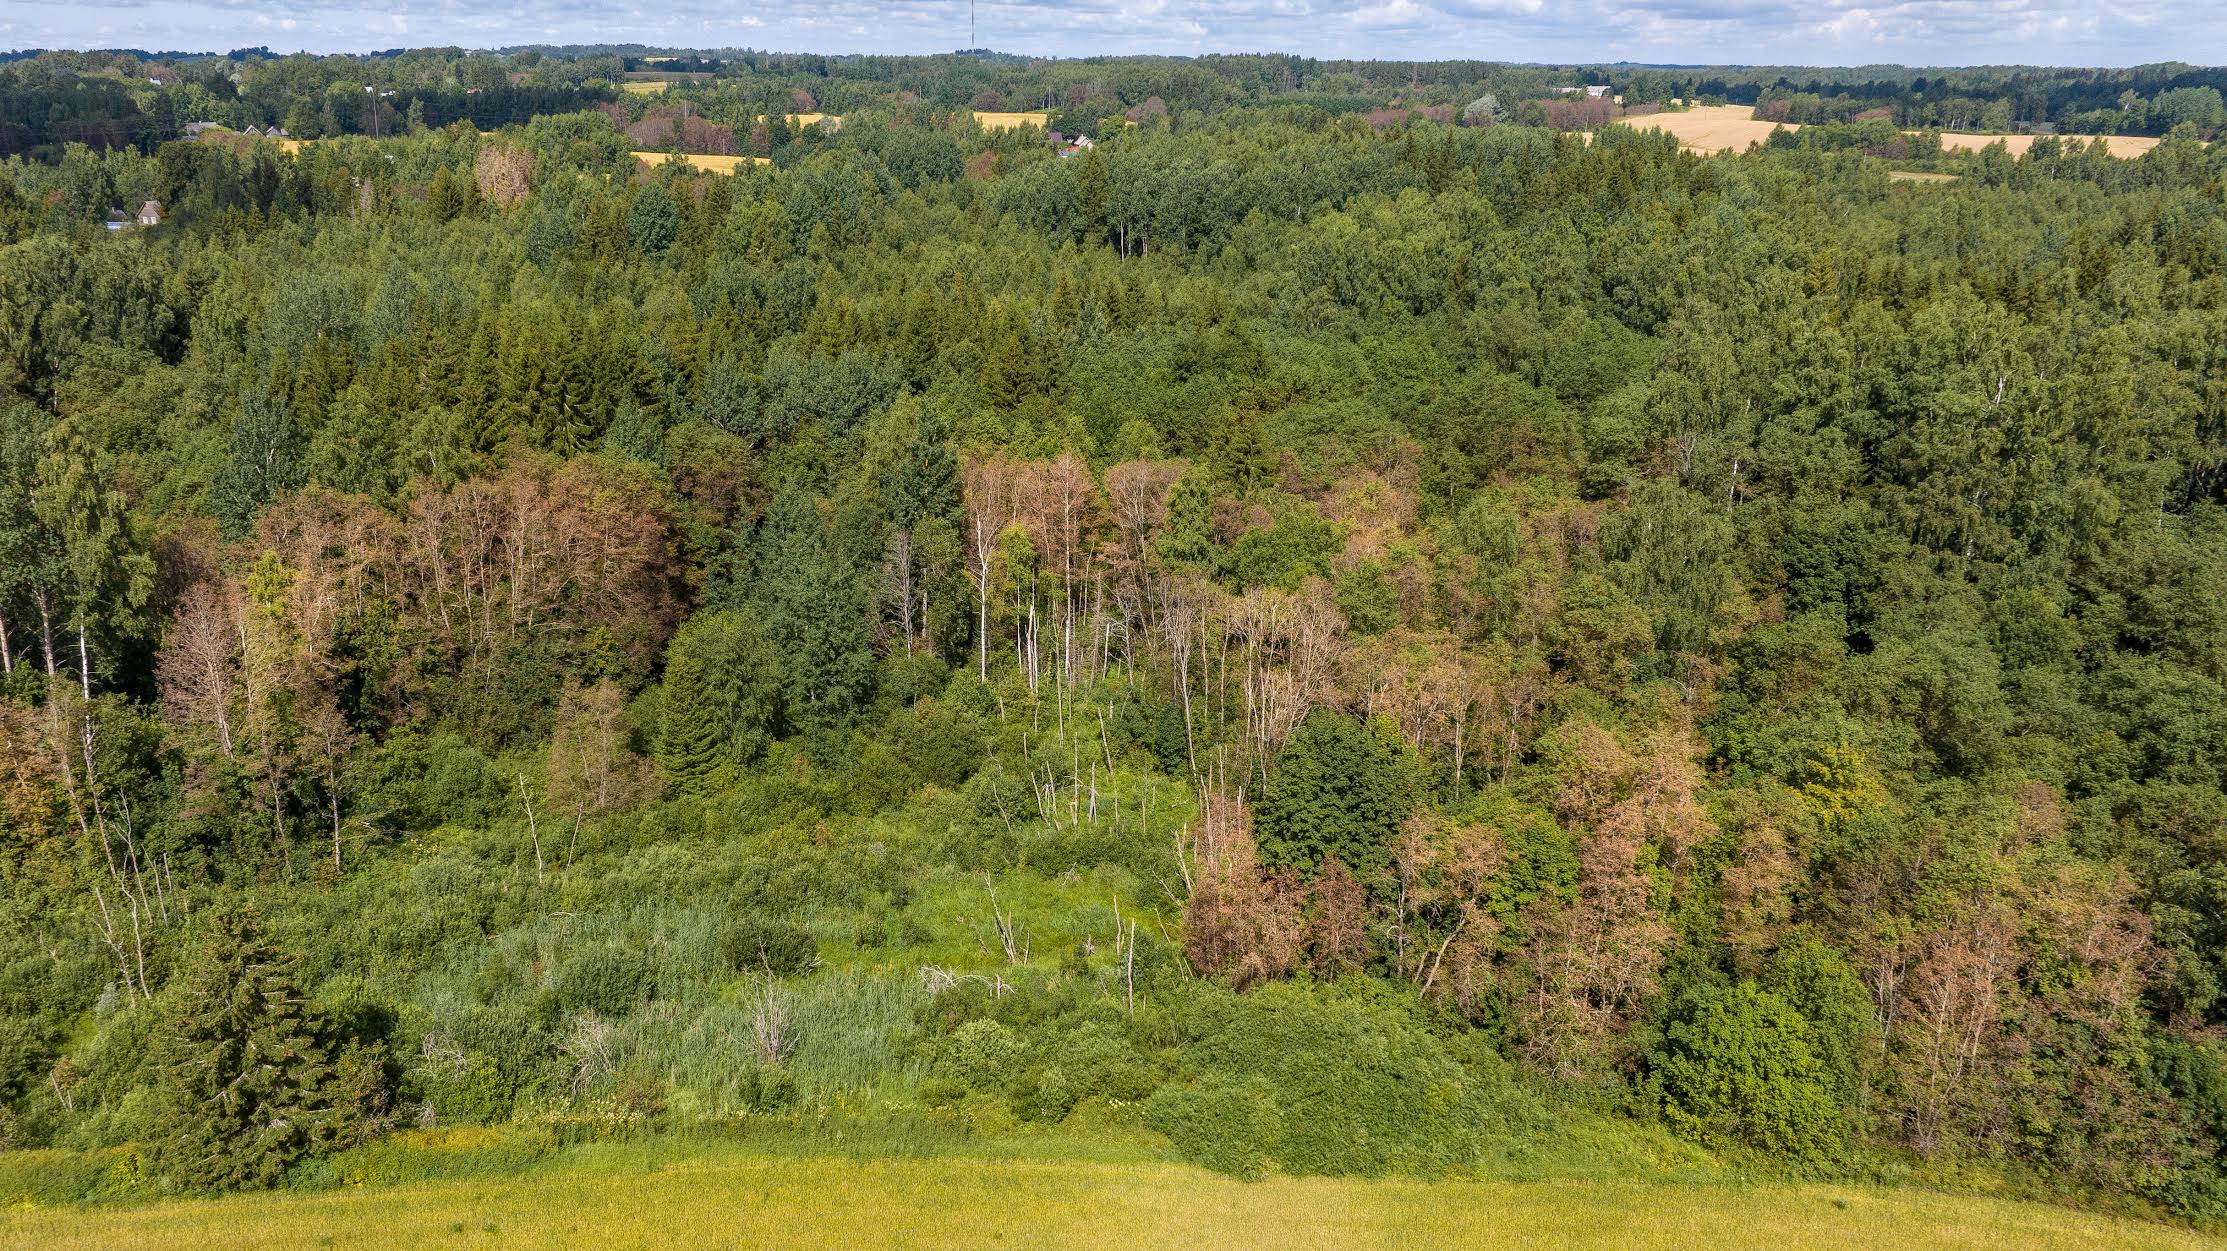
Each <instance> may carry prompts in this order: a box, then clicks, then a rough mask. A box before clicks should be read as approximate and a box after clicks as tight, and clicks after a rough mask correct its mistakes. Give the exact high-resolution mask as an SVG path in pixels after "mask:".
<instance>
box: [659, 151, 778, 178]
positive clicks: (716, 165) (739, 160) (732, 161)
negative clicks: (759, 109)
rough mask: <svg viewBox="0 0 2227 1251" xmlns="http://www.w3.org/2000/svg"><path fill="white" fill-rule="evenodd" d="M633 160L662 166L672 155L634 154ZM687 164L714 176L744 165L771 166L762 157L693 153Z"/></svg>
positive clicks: (689, 155)
mask: <svg viewBox="0 0 2227 1251" xmlns="http://www.w3.org/2000/svg"><path fill="white" fill-rule="evenodd" d="M634 159H635V160H637V161H640V162H641V163H642V164H644V165H663V164H666V163H667V162H669V161H671V160H672V159H673V154H672V153H670V152H636V153H635V154H634ZM688 163H689V164H690V165H693V166H695V167H696V168H698V169H706V170H710V171H711V172H712V173H715V174H732V173H734V172H735V171H736V170H738V169H741V168H742V167H743V166H745V165H771V164H773V162H772V161H770V160H767V159H766V158H765V157H762V156H703V155H699V154H697V153H694V152H691V153H689V154H688Z"/></svg>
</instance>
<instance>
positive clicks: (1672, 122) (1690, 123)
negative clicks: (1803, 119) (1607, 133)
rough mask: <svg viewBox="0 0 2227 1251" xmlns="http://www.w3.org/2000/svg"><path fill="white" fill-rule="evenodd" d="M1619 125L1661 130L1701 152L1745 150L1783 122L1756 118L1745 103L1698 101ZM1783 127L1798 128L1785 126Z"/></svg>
mask: <svg viewBox="0 0 2227 1251" xmlns="http://www.w3.org/2000/svg"><path fill="white" fill-rule="evenodd" d="M1621 124H1623V125H1626V126H1629V127H1631V128H1632V129H1634V130H1660V131H1664V132H1666V133H1668V134H1669V135H1670V136H1671V137H1672V138H1674V139H1676V140H1677V141H1678V144H1679V146H1680V147H1683V148H1686V149H1687V150H1689V151H1693V152H1704V153H1708V152H1744V151H1746V150H1747V147H1748V145H1749V144H1751V143H1761V142H1763V141H1764V140H1766V139H1769V138H1770V137H1771V132H1772V131H1774V130H1777V129H1778V128H1779V127H1780V126H1782V125H1786V123H1783V122H1759V121H1757V120H1755V109H1754V108H1753V107H1752V106H1750V105H1745V104H1697V105H1695V106H1694V107H1692V108H1690V109H1687V110H1686V111H1685V112H1683V113H1649V114H1647V115H1646V116H1644V117H1627V118H1624V119H1622V123H1621ZM1786 129H1788V130H1799V129H1801V127H1799V126H1791V125H1786Z"/></svg>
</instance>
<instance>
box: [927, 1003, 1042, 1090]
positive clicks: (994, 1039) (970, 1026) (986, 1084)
mask: <svg viewBox="0 0 2227 1251" xmlns="http://www.w3.org/2000/svg"><path fill="white" fill-rule="evenodd" d="M1020 1059H1021V1040H1020V1039H1018V1038H1015V1037H1014V1036H1013V1031H1012V1030H1009V1029H1007V1028H1005V1026H1003V1025H1000V1024H998V1023H997V1022H996V1021H992V1020H988V1019H977V1020H972V1021H968V1022H967V1023H966V1024H964V1025H961V1026H960V1027H959V1028H957V1029H955V1030H953V1031H952V1032H951V1037H949V1038H947V1039H945V1040H944V1043H943V1047H942V1049H941V1050H940V1052H939V1053H938V1055H937V1057H936V1074H937V1076H939V1077H943V1078H947V1079H949V1080H951V1081H954V1082H957V1083H959V1084H960V1085H962V1086H965V1087H968V1088H970V1089H973V1090H998V1089H1002V1088H1003V1087H1004V1086H1005V1085H1006V1084H1007V1083H1009V1082H1011V1081H1012V1080H1013V1077H1014V1069H1015V1067H1016V1066H1017V1065H1018V1064H1019V1062H1020Z"/></svg>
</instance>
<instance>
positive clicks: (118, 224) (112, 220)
mask: <svg viewBox="0 0 2227 1251" xmlns="http://www.w3.org/2000/svg"><path fill="white" fill-rule="evenodd" d="M103 224H104V225H106V226H107V227H108V228H109V229H110V230H122V229H123V228H124V227H126V226H129V225H131V219H130V218H128V217H126V216H124V210H122V209H110V210H108V220H107V221H106V222H105V223H103Z"/></svg>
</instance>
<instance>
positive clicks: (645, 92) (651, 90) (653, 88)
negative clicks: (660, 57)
mask: <svg viewBox="0 0 2227 1251" xmlns="http://www.w3.org/2000/svg"><path fill="white" fill-rule="evenodd" d="M672 85H673V84H671V83H669V82H666V81H664V80H662V79H659V80H657V81H655V82H645V83H620V84H619V87H620V89H621V90H624V91H627V92H630V93H632V94H634V95H638V96H656V95H663V94H665V91H666V89H667V88H669V87H671V86H672Z"/></svg>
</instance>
